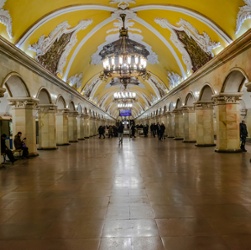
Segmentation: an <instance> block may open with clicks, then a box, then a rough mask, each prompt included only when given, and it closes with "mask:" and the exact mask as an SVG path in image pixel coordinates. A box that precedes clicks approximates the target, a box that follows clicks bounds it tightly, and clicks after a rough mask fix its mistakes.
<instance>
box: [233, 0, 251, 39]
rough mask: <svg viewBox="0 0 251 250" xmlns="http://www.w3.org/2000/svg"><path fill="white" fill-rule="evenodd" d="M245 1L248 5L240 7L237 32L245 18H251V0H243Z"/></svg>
mask: <svg viewBox="0 0 251 250" xmlns="http://www.w3.org/2000/svg"><path fill="white" fill-rule="evenodd" d="M243 1H244V2H245V3H246V5H245V6H242V7H240V10H239V13H238V15H237V20H236V31H235V34H237V33H238V32H239V31H240V29H241V26H242V24H243V23H244V21H245V20H247V19H251V0H243Z"/></svg>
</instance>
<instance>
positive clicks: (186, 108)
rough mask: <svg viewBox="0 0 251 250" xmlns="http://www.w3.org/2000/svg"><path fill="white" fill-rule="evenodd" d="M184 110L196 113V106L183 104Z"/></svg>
mask: <svg viewBox="0 0 251 250" xmlns="http://www.w3.org/2000/svg"><path fill="white" fill-rule="evenodd" d="M182 111H183V112H186V113H194V112H195V108H194V106H183V107H182Z"/></svg>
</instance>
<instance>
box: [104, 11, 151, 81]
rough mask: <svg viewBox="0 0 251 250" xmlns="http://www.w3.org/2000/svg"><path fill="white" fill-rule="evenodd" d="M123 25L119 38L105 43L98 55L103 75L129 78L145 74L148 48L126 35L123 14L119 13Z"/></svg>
mask: <svg viewBox="0 0 251 250" xmlns="http://www.w3.org/2000/svg"><path fill="white" fill-rule="evenodd" d="M120 17H121V19H122V21H123V27H122V28H121V29H120V30H119V33H120V36H119V40H116V41H115V42H112V43H110V44H107V45H106V46H104V47H103V49H102V50H101V51H100V53H99V55H100V56H101V59H102V61H103V68H104V71H103V73H104V76H105V77H112V78H114V77H117V78H119V79H121V81H123V79H128V78H129V79H130V78H131V77H138V76H144V75H146V74H147V73H146V65H147V56H148V55H149V52H148V50H147V49H146V48H145V46H144V45H142V44H140V43H138V42H135V41H133V40H131V39H129V37H128V29H126V28H125V17H126V15H125V14H121V15H120Z"/></svg>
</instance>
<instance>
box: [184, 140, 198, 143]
mask: <svg viewBox="0 0 251 250" xmlns="http://www.w3.org/2000/svg"><path fill="white" fill-rule="evenodd" d="M183 142H184V143H196V141H189V140H185V141H183Z"/></svg>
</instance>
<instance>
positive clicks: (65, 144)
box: [57, 143, 70, 146]
mask: <svg viewBox="0 0 251 250" xmlns="http://www.w3.org/2000/svg"><path fill="white" fill-rule="evenodd" d="M68 145H70V143H57V146H68Z"/></svg>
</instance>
